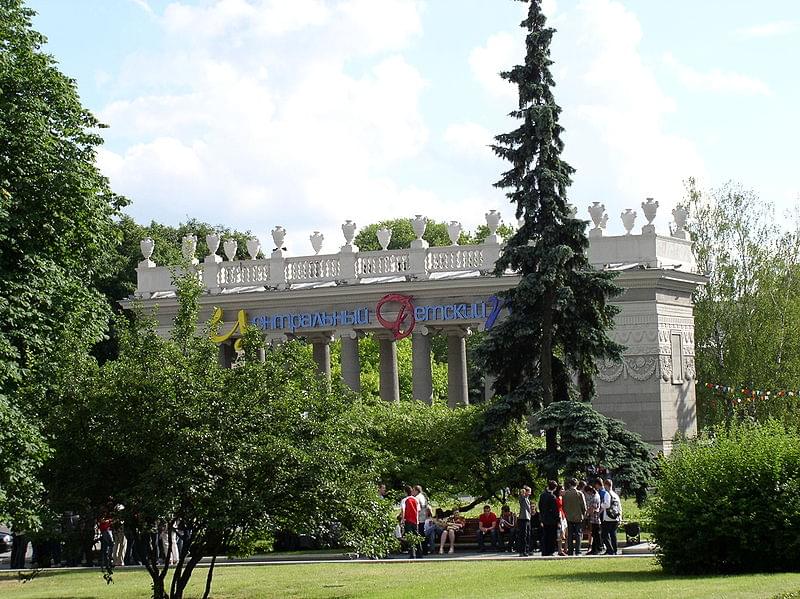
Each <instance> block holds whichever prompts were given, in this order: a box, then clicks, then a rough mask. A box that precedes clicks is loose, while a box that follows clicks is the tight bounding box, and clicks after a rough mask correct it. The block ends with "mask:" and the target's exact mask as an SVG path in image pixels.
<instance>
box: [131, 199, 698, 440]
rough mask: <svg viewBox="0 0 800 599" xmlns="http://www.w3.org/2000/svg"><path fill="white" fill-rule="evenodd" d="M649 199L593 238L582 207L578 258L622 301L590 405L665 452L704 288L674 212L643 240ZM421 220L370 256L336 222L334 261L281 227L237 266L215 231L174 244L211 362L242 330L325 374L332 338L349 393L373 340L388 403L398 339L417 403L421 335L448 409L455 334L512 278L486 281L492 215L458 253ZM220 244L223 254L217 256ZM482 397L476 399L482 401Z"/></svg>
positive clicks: (690, 411)
mask: <svg viewBox="0 0 800 599" xmlns="http://www.w3.org/2000/svg"><path fill="white" fill-rule="evenodd" d="M657 206H658V203H657V202H653V201H652V200H650V199H648V201H647V202H644V203H642V209H643V212H644V215H645V217H646V219H647V221H648V224H646V225H644V226H643V227H642V228H641V230H640V231H638V232H634V231H633V228H634V221H635V218H636V213H635V212H633V211H632V210H627V211H626V212H624V213H623V214H622V221H623V226H624V228H625V230H626V234H625V235H619V236H607V235H604V229H605V224H606V221H607V215H606V214H605V208H604V206H602V205H601V204H599V203H598V202H595V203H594V204H593V205H592V206H591V207H590V208H589V212H590V215H591V217H592V220H593V222H594V227H593V228H592V229H591V230H590V231H589V238H590V261H591V263H592V264H593V265H594V266H595V267H596V268H602V269H610V270H615V271H618V272H619V276H618V278H617V283H618V284H619V285H620V286H621V287H622V288H623V289H624V293H623V294H622V295H621V296H620V297H619V298H616V299H615V302H614V303H616V304H617V305H619V306H620V308H621V311H620V313H619V314H618V315H617V317H616V325H615V328H614V330H613V331H612V336H613V337H614V339H615V340H616V341H618V342H619V343H622V344H623V345H625V346H626V348H627V349H626V351H625V354H624V357H623V359H622V361H621V362H609V363H603V364H599V365H598V366H599V373H598V375H597V381H596V382H597V390H598V396H597V398H596V400H595V406H596V407H597V409H599V410H600V411H601V412H603V413H604V414H606V415H608V416H611V417H614V418H619V419H620V420H623V421H624V422H625V423H626V424H627V426H628V427H629V428H630V429H631V430H634V431H636V432H638V433H640V434H641V435H642V436H643V438H644V439H645V440H646V441H647V442H649V443H651V444H652V445H653V446H654V447H655V448H656V449H659V450H664V451H669V450H670V448H671V444H672V439H673V438H674V436H675V435H676V433H680V434H684V435H693V434H694V433H695V432H696V411H695V390H694V378H695V367H694V320H693V314H692V293H693V291H694V290H695V288H696V287H697V286H698V285H702V284H703V282H704V281H705V279H704V277H702V276H700V275H699V274H698V273H697V272H696V271H697V268H696V265H695V261H694V258H693V255H692V248H691V242H690V241H689V240H688V239H687V235H686V232H685V231H684V229H683V226H684V224H685V218H686V214H685V212H684V211H683V210H681V209H676V210H675V211H673V215H674V216H675V228H674V230H673V231H671V232H670V234H669V235H661V234H658V233H656V231H655V227H654V226H653V225H652V221H653V220H654V218H655V213H656V208H657ZM426 222H427V221H426V219H425V218H424V217H422V216H416V217H415V218H414V219H412V220H411V223H412V226H413V228H414V231H415V234H416V236H417V238H416V239H415V240H414V241H412V243H411V245H410V247H408V248H403V249H397V250H389V249H387V247H388V245H389V243H390V239H391V231H390V230H388V229H381V230H378V232H377V237H378V241H379V243H380V245H381V247H382V248H383V249H381V250H379V251H374V252H361V251H358V248H356V247H355V246H354V245H353V239H354V236H355V232H356V225H355V223H353V222H351V221H347V222H346V223H344V224H343V225H342V232H343V234H344V241H345V243H344V245H342V246H341V249H340V251H339V252H337V253H335V254H320V253H319V252H320V250H321V247H322V241H323V240H322V235H320V234H318V233H315V234H314V235H312V236H311V239H310V241H311V245H312V248H313V250H314V252H315V253H314V254H313V255H308V256H287V255H286V252H285V251H284V250H283V249H281V248H283V246H284V239H285V236H286V231H285V230H284V229H283V228H282V227H280V226H278V227H275V229H273V231H272V238H273V241H274V245H275V248H276V249H274V250H272V251H271V252H270V251H266V252H264V255H268V256H269V257H266V258H258V256H259V254H260V252H261V244H260V241H259V240H258V239H256V238H252V239H250V240H248V242H247V251H248V253H249V255H250V259H248V260H237V259H236V252H237V246H236V242H235V241H234V240H224V241H223V240H220V239H219V237H217V236H215V235H209V236H207V237H206V239H205V244H206V246H207V248H208V255H207V256H206V257H205V258H204V259H203V261H202V262H198V261H197V260H196V259H193V257H194V255H195V250H196V246H197V239H196V238H195V237H194V236H187V237H185V238H184V240H183V248H182V249H183V252H184V256H185V257H186V259H187V260H190V259H192V262H193V268H194V269H196V271H197V273H198V277H200V278H201V280H202V282H203V285H204V287H205V290H206V293H204V294H203V296H202V297H201V318H202V319H210V318H212V317H214V318H216V319H217V320H218V321H219V327H218V331H219V335H218V337H217V338H216V339H215V340H216V341H218V342H219V343H220V351H221V357H222V358H221V359H223V360H225V361H226V363H231V362H232V361H233V360H235V349H234V343H235V340H236V338H237V337H238V334H239V332H240V330H241V328H242V327H243V326H244V325H245V324H248V323H249V324H253V325H255V326H257V327H258V328H260V329H261V330H262V331H263V335H264V337H265V339H266V341H267V342H268V343H270V344H274V343H280V342H281V341H284V340H286V339H287V338H293V337H299V338H304V339H306V340H307V341H308V342H309V343H310V344H312V346H313V354H314V359H315V361H316V363H317V366H318V368H319V370H320V372H321V373H323V374H324V375H326V376H330V371H331V367H330V343H331V342H332V341H333V340H334V339H338V340H341V362H342V363H341V370H342V377H343V379H344V381H345V383H346V384H347V385H349V386H350V387H351V388H353V389H354V390H356V391H358V390H359V389H360V364H359V354H358V342H359V339H360V338H362V337H363V336H365V335H373V336H374V337H375V338H377V339H378V341H379V346H380V395H381V397H382V398H383V399H385V400H386V401H398V400H399V387H398V380H397V353H396V343H397V341H398V340H399V339H402V338H405V337H410V338H411V340H412V379H413V397H414V399H417V400H421V401H426V402H430V401H431V397H432V379H431V337H432V336H433V335H443V336H445V337H446V339H447V347H448V403H449V405H450V406H452V407H456V406H458V405H461V404H466V403H468V401H469V399H468V393H467V355H466V346H465V339H466V337H467V335H469V334H470V332H472V331H482V330H486V329H487V328H490V327H491V326H492V325H493V323H494V321H495V320H496V319H497V318H502V317H503V310H502V307H501V306H500V303H499V302H498V300H497V298H496V296H495V294H496V293H497V292H498V291H501V290H503V289H507V288H509V287H511V286H514V285H516V283H517V280H518V277H517V276H516V275H515V274H513V273H508V274H506V275H505V276H502V277H496V276H494V275H492V274H491V273H492V270H493V268H494V263H495V261H496V260H497V257H498V256H499V255H500V252H502V249H503V244H502V240H501V239H499V237H498V235H497V234H496V231H497V227H498V224H499V222H500V215H499V213H497V212H496V211H494V210H492V211H490V212H488V213H487V214H486V223H487V226H488V228H489V231H490V235H489V236H488V238H487V239H486V240H485V241H484V242H483V243H481V244H479V245H466V246H459V245H458V244H457V240H458V238H459V235H460V233H461V225H460V224H459V223H458V222H455V221H452V222H450V224H449V225H448V233H449V236H450V238H451V240H452V245H450V246H445V247H428V244H427V243H426V242H425V241H424V240H423V239H422V236H423V234H424V231H425V227H426ZM221 241H222V246H223V254H224V256H225V258H224V259H223V257H222V256H220V255H219V254H218V249H219V245H220V242H221ZM141 248H142V253H143V256H144V259H143V260H142V261H141V262H140V263H139V266H138V268H137V281H138V282H137V289H136V293H135V297H134V298H128V299H127V300H124V301H123V304H124V305H126V306H130V305H131V303H132V301H133V300H134V299H135V300H137V301H139V302H140V303H141V304H142V305H143V307H144V308H145V309H148V308H150V309H152V308H155V307H158V309H157V310H156V311H155V314H156V317H157V319H158V322H159V331H160V332H161V333H163V334H167V333H168V331H169V328H170V326H171V323H172V320H173V318H174V316H175V312H176V308H177V304H176V299H175V288H174V286H173V285H172V282H171V281H172V271H173V270H174V269H172V268H168V267H164V266H157V265H156V264H154V263H153V262H152V261H151V260H150V257H151V255H152V252H153V241H152V240H150V239H145V240H143V241H142V243H141ZM489 392H490V391H489V389H487V394H488V393H489Z"/></svg>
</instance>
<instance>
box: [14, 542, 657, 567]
mask: <svg viewBox="0 0 800 599" xmlns="http://www.w3.org/2000/svg"><path fill="white" fill-rule="evenodd" d="M643 545H644V544H643ZM628 549H633V548H628ZM640 549H641V552H637V553H623V554H621V555H617V556H606V555H579V556H559V555H553V556H547V557H545V556H542V555H531V556H529V557H519V556H518V555H517V554H516V553H508V552H486V553H477V552H475V551H464V552H461V553H452V554H448V553H445V554H438V553H436V554H429V555H426V556H425V557H424V558H423V559H415V560H412V559H409V558H408V557H407V556H406V555H405V554H396V555H390V556H389V557H387V558H384V559H364V558H354V557H350V556H348V554H346V553H314V552H308V553H300V554H297V553H289V554H281V553H276V554H266V555H253V556H251V557H246V558H227V557H223V558H217V563H216V565H217V566H275V565H281V564H321V563H340V564H354V563H356V564H358V563H361V564H387V563H410V562H414V563H420V564H422V563H426V562H432V561H445V562H465V561H466V562H469V561H528V560H583V559H612V558H615V559H620V558H624V559H630V558H643V557H649V558H652V557H653V554H652V552H651V551H649V552H645V550H646V549H647V547H641V548H640ZM210 561H211V558H204V559H203V560H202V562H201V565H208V563H209V562H210ZM0 564H3V566H4V567H3V569H4V570H5V569H6V568H7V564H8V554H4V555H3V556H0ZM134 568H143V566H122V567H119V569H120V570H129V569H134ZM54 569H56V570H96V569H98V568H97V567H89V566H79V567H75V568H67V567H57V568H54ZM26 570H30V568H26Z"/></svg>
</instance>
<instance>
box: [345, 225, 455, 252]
mask: <svg viewBox="0 0 800 599" xmlns="http://www.w3.org/2000/svg"><path fill="white" fill-rule="evenodd" d="M383 227H386V228H387V229H391V231H392V238H391V240H390V241H389V248H388V249H390V250H397V249H403V248H408V247H410V246H411V242H412V241H413V240H415V239H416V238H417V236H416V235H414V229H413V228H412V227H411V221H410V220H409V219H407V218H393V219H389V220H382V221H380V222H379V223H373V224H371V225H367V226H366V227H362V229H361V230H360V231H359V232H358V234H357V235H356V237H355V239H354V240H353V243H354V244H355V245H356V247H358V249H359V251H361V252H374V251H377V250H379V249H381V245H380V244H379V243H378V237H377V235H376V233H377V231H378V229H380V228H383ZM422 238H423V239H424V240H425V241H427V242H428V243H429V244H430V245H431V246H432V247H433V246H441V245H450V237H449V236H448V235H447V223H443V222H442V223H440V222H436V221H432V220H431V221H428V225H427V227H425V234H424V235H423V236H422ZM467 239H468V238H467V236H466V234H465V233H463V232H462V233H461V237H460V238H459V242H461V241H462V240H463V241H464V242H466V240H467Z"/></svg>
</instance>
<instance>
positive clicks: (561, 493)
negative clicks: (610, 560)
mask: <svg viewBox="0 0 800 599" xmlns="http://www.w3.org/2000/svg"><path fill="white" fill-rule="evenodd" d="M530 495H531V488H530V487H523V488H522V489H521V490H520V493H519V506H520V507H519V514H518V516H517V525H516V538H515V543H516V549H517V551H518V552H519V555H520V556H523V557H525V556H528V555H530V554H531V553H533V551H535V550H536V548H537V545H538V546H539V548H540V549H541V553H542V555H554V554H556V553H557V554H558V555H581V543H582V541H583V533H584V530H586V532H587V533H588V550H587V552H586V554H587V555H599V554H601V553H602V554H604V555H616V554H617V552H618V547H617V528H618V527H619V523H620V522H621V521H622V501H621V500H620V498H619V495H617V493H616V492H615V491H614V483H613V482H612V481H611V479H606V480H605V481H604V480H602V479H601V478H599V477H598V478H594V479H592V480H590V481H588V482H587V481H578V480H576V479H574V478H572V479H569V480H567V481H565V483H564V486H563V487H562V486H561V485H560V484H558V483H557V482H556V481H554V480H551V481H549V482H548V483H547V488H546V489H545V490H544V492H543V493H542V494H541V496H540V497H539V501H538V503H537V505H535V506H534V505H532V504H531V500H530ZM537 508H538V510H537Z"/></svg>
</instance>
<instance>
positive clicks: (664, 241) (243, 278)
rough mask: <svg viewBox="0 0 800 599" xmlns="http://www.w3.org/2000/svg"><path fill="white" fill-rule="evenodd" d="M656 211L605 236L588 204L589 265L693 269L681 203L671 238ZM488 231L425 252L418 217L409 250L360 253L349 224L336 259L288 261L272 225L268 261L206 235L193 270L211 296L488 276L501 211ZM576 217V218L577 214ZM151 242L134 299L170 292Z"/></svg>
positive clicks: (317, 243)
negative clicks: (659, 227)
mask: <svg viewBox="0 0 800 599" xmlns="http://www.w3.org/2000/svg"><path fill="white" fill-rule="evenodd" d="M657 208H658V202H656V201H654V200H653V199H651V198H648V199H647V201H646V202H642V211H643V213H644V216H645V218H646V219H647V224H645V225H644V226H642V228H641V234H633V227H634V223H635V220H636V212H635V211H633V210H630V209H629V210H626V211H625V212H623V213H622V214H621V215H620V216H621V219H622V223H623V225H624V227H625V231H626V234H625V235H616V236H606V235H605V227H606V223H607V221H608V215H607V214H606V213H605V206H604V205H602V204H601V203H600V202H594V204H593V205H592V206H590V207H589V214H590V216H591V218H592V222H593V223H594V228H590V230H589V231H588V237H589V251H588V255H589V260H590V262H591V263H592V264H593V265H594V266H596V267H598V268H617V267H618V266H619V265H623V266H625V265H630V264H634V265H640V266H643V267H645V268H672V269H675V270H682V271H686V272H696V271H697V265H696V264H695V261H694V257H693V254H692V243H691V241H690V240H689V239H688V234H687V232H686V230H685V228H684V225H685V223H686V218H687V213H686V210H685V209H683V208H681V207H680V206H678V207H676V208H675V209H674V210H673V211H672V215H673V216H674V223H675V228H674V229H672V230H671V231H670V234H669V236H667V235H658V234H656V232H655V226H654V225H653V224H652V222H653V219H654V218H655V215H656V210H657ZM485 216H486V226H487V228H488V229H489V236H488V237H487V238H486V240H485V241H484V242H483V243H481V244H477V245H463V246H461V245H457V244H456V242H457V240H458V239H459V236H460V234H461V224H460V223H458V222H457V221H450V223H449V224H448V225H447V234H448V237H449V238H450V240H451V242H452V243H453V245H449V246H442V247H428V244H427V242H425V241H424V240H423V235H424V233H425V230H426V226H427V219H426V218H425V217H424V216H421V215H417V216H416V217H415V218H413V219H411V227H412V229H413V231H414V234H415V235H416V239H414V240H413V241H412V242H411V246H410V247H408V248H402V249H393V250H388V249H383V250H378V251H369V252H359V251H358V248H357V247H355V246H354V245H353V239H354V237H355V232H356V225H355V223H353V222H352V221H347V222H346V223H345V224H343V225H342V233H343V234H344V237H345V242H346V243H345V245H344V246H342V248H341V251H339V252H338V253H335V254H324V255H313V256H298V257H286V256H285V255H284V250H282V249H280V248H283V245H284V238H285V236H286V230H285V229H284V228H283V227H280V226H278V227H275V228H274V229H273V230H272V239H273V241H274V243H275V245H274V247H276V248H278V249H275V250H273V251H272V253H271V254H270V256H269V257H267V258H264V259H260V260H252V259H251V260H226V261H223V260H222V258H221V257H220V256H219V255H218V254H217V251H218V247H219V244H220V237H219V236H218V235H217V234H209V235H207V236H206V239H205V242H206V246H207V247H208V250H209V253H208V255H207V256H205V258H204V259H203V262H202V264H198V265H196V266H194V267H193V268H196V269H197V271H198V276H199V277H200V278H201V280H202V282H203V284H204V286H205V287H206V289H207V290H208V291H209V292H210V293H219V292H220V291H222V290H224V289H235V288H241V287H261V286H263V287H266V288H268V289H287V288H291V286H292V285H295V284H307V283H331V282H333V283H335V284H337V285H340V284H355V283H358V282H359V281H362V280H372V281H373V282H374V281H375V280H378V281H379V280H381V279H386V278H391V277H404V278H406V279H409V280H411V279H420V280H424V279H427V278H429V276H430V275H431V274H432V273H461V272H478V273H480V274H489V273H492V272H493V271H494V265H495V262H496V261H497V259H498V257H499V256H500V253H501V251H502V249H503V245H502V243H501V240H500V238H499V236H498V235H497V228H498V226H499V223H500V214H499V213H498V212H497V211H496V210H491V211H489V212H488V213H486V215H485ZM573 217H574V218H577V217H575V216H574V214H573ZM391 233H392V232H391V231H390V230H389V229H385V228H381V229H378V230H377V232H376V237H377V239H378V241H379V243H380V244H381V246H382V247H386V246H388V245H389V242H390V240H391V236H392V235H391ZM309 240H310V241H311V245H312V247H313V248H314V251H315V252H319V251H320V249H321V247H322V244H323V236H322V234H321V233H319V232H318V231H315V232H314V234H313V235H311V236H310V238H309ZM182 244H183V245H182V253H183V257H184V259H185V260H187V261H192V260H193V261H194V262H195V263H196V262H197V260H195V259H194V258H195V255H196V253H197V238H196V237H195V236H194V235H187V236H185V237H184V238H183V240H182ZM154 245H155V244H154V242H153V240H152V239H150V238H147V239H144V240H142V242H141V246H140V247H141V249H142V255H143V256H144V260H142V261H141V262H140V263H139V267H138V268H137V269H136V270H137V276H138V278H137V286H136V296H137V297H141V298H150V297H153V296H154V295H155V296H157V295H158V294H159V293H169V292H174V291H175V287H174V286H173V284H172V272H173V270H175V269H174V268H165V267H163V266H156V265H155V264H154V263H153V262H152V261H151V260H150V256H151V255H152V253H153V248H154ZM222 245H223V247H224V251H225V255H226V256H228V257H234V256H235V255H236V252H237V243H236V241H235V240H233V239H226V240H225V241H224V243H223V244H222ZM260 249H261V242H260V241H259V240H258V239H257V238H255V237H251V238H250V239H248V240H247V251H248V253H249V254H250V256H251V257H252V256H256V255H259V252H260Z"/></svg>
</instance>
